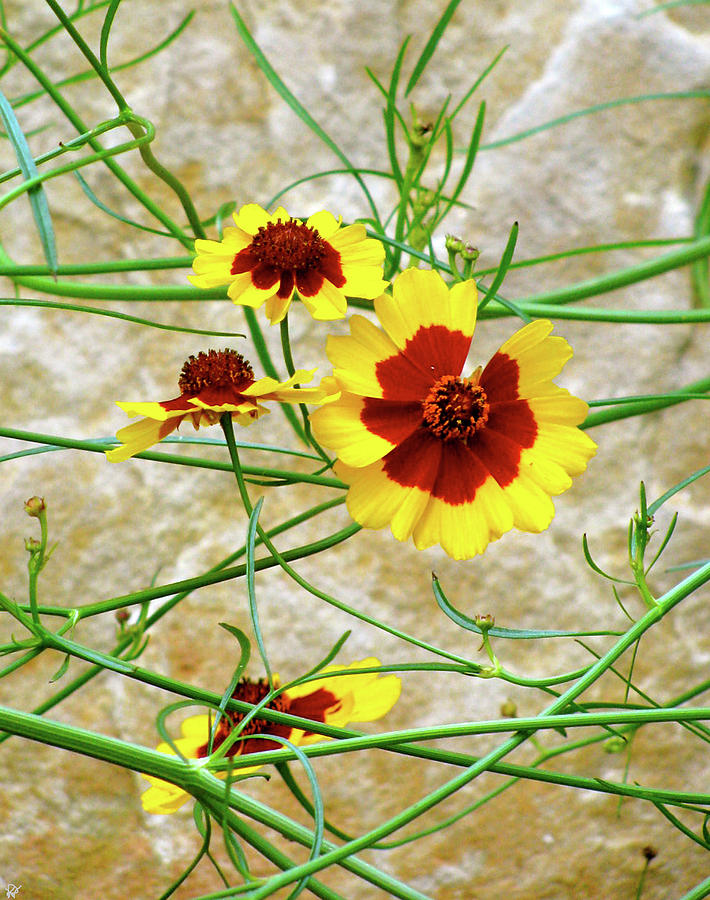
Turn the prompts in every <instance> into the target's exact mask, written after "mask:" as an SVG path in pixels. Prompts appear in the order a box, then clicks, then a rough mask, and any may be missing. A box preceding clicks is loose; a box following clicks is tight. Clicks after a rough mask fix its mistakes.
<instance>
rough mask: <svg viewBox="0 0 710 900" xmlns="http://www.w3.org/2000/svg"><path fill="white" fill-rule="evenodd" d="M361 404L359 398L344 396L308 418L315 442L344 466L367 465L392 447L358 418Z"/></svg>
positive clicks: (352, 395) (389, 442) (350, 395)
mask: <svg viewBox="0 0 710 900" xmlns="http://www.w3.org/2000/svg"><path fill="white" fill-rule="evenodd" d="M363 405H364V404H363V400H362V398H360V397H356V396H355V395H354V394H347V393H344V394H342V395H341V397H340V399H339V400H338V401H337V403H336V402H334V403H328V404H326V406H324V407H321V408H320V409H317V410H315V411H314V412H313V413H311V417H310V421H311V427H312V428H313V434H314V435H315V438H316V440H317V441H318V442H319V443H320V444H323V445H324V446H325V447H329V448H330V449H331V450H334V451H335V452H336V453H337V454H338V456H339V457H340V459H342V460H343V462H344V463H345V464H346V465H348V466H367V465H370V463H373V462H375V460H378V459H382V457H383V456H385V454H387V453H389V452H390V450H392V448H393V447H394V446H395V444H393V443H392V442H391V441H388V440H386V439H385V438H383V437H379V435H376V434H372V432H370V431H369V430H368V429H367V428H366V427H365V425H364V424H363V422H362V420H361V418H360V414H361V412H362V408H363Z"/></svg>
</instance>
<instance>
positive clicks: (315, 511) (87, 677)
mask: <svg viewBox="0 0 710 900" xmlns="http://www.w3.org/2000/svg"><path fill="white" fill-rule="evenodd" d="M340 502H342V501H340V500H330V501H328V502H326V503H321V504H319V505H318V506H316V507H313V508H312V509H310V510H306V511H305V512H303V513H300V514H299V515H297V516H294V517H292V518H291V519H287V520H286V521H285V522H283V523H281V524H280V525H276V526H275V527H274V528H272V529H271V530H270V532H269V533H270V535H272V536H276V535H278V534H281V533H283V532H285V531H288V530H289V529H291V528H293V527H295V526H297V525H300V524H301V523H302V522H305V521H307V520H308V519H310V518H313V517H314V516H316V515H319V514H320V513H321V512H324V511H326V510H328V509H331V508H332V507H333V506H335V505H339V504H340ZM245 552H246V546H242V547H241V548H240V549H239V550H237V551H236V552H235V553H232V554H230V555H229V556H227V557H226V558H225V559H223V560H222V561H221V562H220V563H218V564H217V565H216V566H214V567H213V568H212V569H210V570H209V572H210V573H212V572H218V571H221V570H223V569H225V568H227V567H228V566H229V565H230V564H231V563H233V562H235V561H236V560H237V559H239V558H240V557H241V556H244V554H245ZM190 592H191V591H190V590H187V591H184V592H182V593H177V594H175V595H174V596H173V597H172V599H170V600H168V601H167V602H166V603H164V604H163V605H162V606H161V607H160V608H159V609H157V610H156V611H155V612H154V613H152V614H151V615H150V616H149V617H148V619H147V620H146V626H145V630H146V631H147V630H148V629H150V628H151V627H152V626H153V625H155V624H156V623H157V622H158V621H160V619H162V618H163V616H165V615H166V614H167V613H168V612H169V611H170V610H171V609H173V607H175V606H176V605H177V604H178V603H180V602H181V601H182V600H184V599H185V597H187V596H188V595H189V594H190ZM39 611H40V612H42V608H41V607H40V608H39ZM64 612H65V613H68V612H69V611H67V610H65V611H64ZM132 643H133V639H132V638H131V637H125V638H123V639H121V640H119V642H118V644H117V645H116V647H115V648H114V650H113V651H112V653H111V654H109V655H110V656H113V657H115V656H120V654H121V653H123V652H124V651H125V650H126V649H128V648H129V647H130V646H131V644H132ZM39 652H40V651H37V653H39ZM23 659H24V658H23ZM15 668H19V666H15ZM103 671H104V666H103V665H101V664H98V665H95V666H93V667H92V668H90V669H88V670H87V671H86V672H84V673H83V674H82V675H80V676H79V677H78V678H75V679H74V680H73V681H72V682H70V683H69V684H68V685H66V686H65V687H64V688H62V689H61V690H60V691H58V692H57V693H56V694H55V695H54V696H53V697H50V698H49V699H47V700H45V701H43V702H42V703H41V704H40V705H39V706H37V707H36V708H35V709H34V711H33V712H34V714H35V715H42V714H43V713H45V712H47V711H48V710H50V709H52V708H53V707H54V706H56V705H57V704H58V703H61V701H62V700H65V699H66V698H67V697H68V696H70V695H71V694H72V693H74V692H75V691H76V690H78V689H79V688H81V687H83V686H84V685H85V684H86V683H87V682H89V681H91V680H92V679H93V678H94V677H96V676H97V675H99V674H101V673H102V672H103ZM8 736H9V735H7V734H5V735H0V743H2V742H3V741H4V740H6V739H7V737H8Z"/></svg>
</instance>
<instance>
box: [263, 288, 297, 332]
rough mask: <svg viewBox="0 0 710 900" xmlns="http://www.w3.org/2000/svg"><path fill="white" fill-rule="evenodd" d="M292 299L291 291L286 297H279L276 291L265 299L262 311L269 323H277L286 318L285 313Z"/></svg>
mask: <svg viewBox="0 0 710 900" xmlns="http://www.w3.org/2000/svg"><path fill="white" fill-rule="evenodd" d="M277 288H278V284H277ZM292 299H293V291H292V292H291V293H290V294H289V296H288V297H279V295H278V293H276V294H274V295H273V296H271V297H269V299H268V300H267V301H266V306H264V312H265V313H266V318H267V319H268V320H269V323H270V324H271V325H278V323H279V322H282V321H283V320H284V319H285V318H286V313H287V312H288V308H289V306H290V305H291V300H292Z"/></svg>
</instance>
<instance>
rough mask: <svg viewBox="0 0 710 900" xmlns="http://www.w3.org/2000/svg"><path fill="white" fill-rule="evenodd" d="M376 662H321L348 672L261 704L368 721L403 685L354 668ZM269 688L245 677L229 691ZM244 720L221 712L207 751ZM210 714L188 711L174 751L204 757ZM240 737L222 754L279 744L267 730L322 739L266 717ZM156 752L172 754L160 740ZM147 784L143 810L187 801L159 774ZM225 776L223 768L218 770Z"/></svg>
mask: <svg viewBox="0 0 710 900" xmlns="http://www.w3.org/2000/svg"><path fill="white" fill-rule="evenodd" d="M379 665H380V661H379V660H378V659H375V657H374V656H373V657H370V658H368V659H361V660H359V661H358V662H354V663H351V664H350V665H349V666H337V665H336V666H326V668H324V669H323V670H322V672H321V673H320V674H326V675H327V673H329V672H330V673H335V672H348V674H347V675H331V677H325V678H319V679H318V680H317V681H308V682H305V683H304V684H300V685H297V686H295V687H290V688H288V690H286V691H284V692H283V693H282V694H280V695H279V696H278V697H276V698H275V699H274V700H271V701H269V703H267V704H266V706H267V708H268V709H273V710H278V711H279V712H285V713H289V714H290V715H293V716H299V717H300V718H302V719H310V720H311V721H313V722H314V723H317V722H322V723H325V724H326V725H334V726H336V727H340V728H342V727H344V726H345V725H347V724H348V722H372V721H374V720H375V719H379V718H381V717H382V716H384V715H385V714H386V713H388V712H389V711H390V709H392V707H393V706H394V704H395V703H396V702H397V699H398V698H399V694H400V691H401V688H402V685H401V682H400V679H399V678H398V677H397V676H396V675H385V676H383V677H380V676H379V675H377V673H376V672H361V673H359V674H358V670H359V669H365V668H374V667H376V666H379ZM279 683H280V682H279V676H278V675H274V686H275V687H278V685H279ZM268 691H269V685H268V683H267V682H266V681H265V680H264V679H261V680H259V681H249V680H248V679H242V680H241V681H240V682H239V684H238V685H237V687H236V690H235V691H234V693H233V694H232V697H233V698H234V699H235V700H243V701H244V702H246V703H253V704H254V703H258V702H259V701H260V700H262V699H263V698H264V697H265V696H266V695H267V693H268ZM243 719H244V713H238V712H230V713H227V714H225V715H224V716H222V718H221V719H220V721H219V723H218V725H217V730H216V732H215V736H214V740H213V742H212V750H213V751H214V750H217V749H218V748H219V747H220V746H221V745H222V744H223V743H224V741H225V739H226V738H227V737H228V736H229V735H230V734H231V733H232V731H233V730H234V728H236V727H237V726H238V725H239V723H240V722H241V721H242V720H243ZM213 721H214V718H213V717H210V716H207V715H199V716H191V717H190V718H189V719H186V720H185V721H184V722H183V723H182V726H181V727H182V737H181V738H178V739H177V740H176V741H175V745H176V747H177V749H178V750H179V752H180V753H181V754H182V755H183V756H184V757H185V758H186V759H201V758H206V757H207V749H208V744H209V736H210V727H211V725H212V722H213ZM240 734H241V735H242V736H244V737H245V738H246V739H245V740H238V741H235V742H234V743H233V744H232V746H231V747H230V748H229V750H228V751H227V754H226V755H227V756H229V757H232V758H234V757H237V756H239V757H240V758H241V757H243V756H248V755H249V754H251V753H261V752H263V751H265V750H278V749H279V748H280V747H281V746H282V745H281V744H279V743H278V742H276V741H272V740H269V735H276V736H278V737H283V738H286V739H287V740H289V741H290V742H291V743H292V744H296V745H300V746H303V745H304V744H313V743H316V742H317V741H323V740H327V738H326V737H324V736H323V735H320V734H318V732H317V731H303V730H301V729H298V728H291V727H290V726H289V725H279V724H277V723H276V722H268V721H267V720H266V719H259V718H256V717H255V718H253V719H251V720H250V721H249V722H247V724H246V725H245V726H244V727H243V729H242V731H241V732H240ZM157 750H158V752H159V753H169V754H171V755H174V751H173V750H172V748H171V747H170V745H169V744H166V743H163V744H159V745H158V747H157ZM260 768H261V766H249V765H242V766H240V765H239V764H238V763H236V761H235V765H234V768H233V771H234V772H235V774H237V775H240V776H241V775H245V774H249V773H250V772H255V771H256V770H257V769H260ZM144 777H145V778H147V779H148V781H150V783H151V787H150V788H148V790H147V791H145V793H144V794H143V796H142V797H141V801H142V803H143V809H145V810H146V812H150V813H172V812H175V811H176V810H177V809H180V807H181V806H182V805H183V804H184V803H187V801H188V800H189V799H190V796H189V794H187V793H186V792H185V791H183V790H182V788H180V787H178V786H177V785H174V784H170V783H169V782H167V781H163V780H161V779H160V778H154V777H152V776H150V775H145V776H144ZM221 777H224V773H221Z"/></svg>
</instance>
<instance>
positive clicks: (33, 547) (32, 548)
mask: <svg viewBox="0 0 710 900" xmlns="http://www.w3.org/2000/svg"><path fill="white" fill-rule="evenodd" d="M41 547H42V542H41V541H38V540H37V538H25V550H26V551H27V552H28V553H37V552H38V551H39V550H40V549H41Z"/></svg>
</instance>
